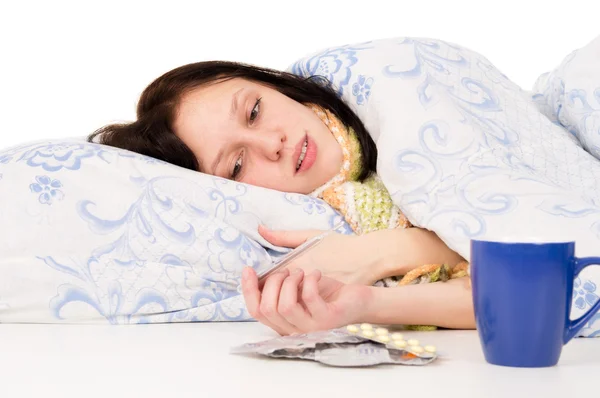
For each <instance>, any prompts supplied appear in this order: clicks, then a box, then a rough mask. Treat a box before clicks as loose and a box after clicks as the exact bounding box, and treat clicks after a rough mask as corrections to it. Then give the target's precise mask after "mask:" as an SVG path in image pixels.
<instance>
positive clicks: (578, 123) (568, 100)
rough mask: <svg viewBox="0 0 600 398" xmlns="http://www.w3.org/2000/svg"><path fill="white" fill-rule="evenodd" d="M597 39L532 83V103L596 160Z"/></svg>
mask: <svg viewBox="0 0 600 398" xmlns="http://www.w3.org/2000/svg"><path fill="white" fill-rule="evenodd" d="M598 71H600V36H598V37H597V38H596V39H594V40H593V41H591V42H590V43H589V44H587V45H586V46H585V47H582V48H580V49H577V50H575V51H573V52H571V53H570V54H569V55H567V56H566V57H565V59H564V60H563V61H562V62H561V64H560V65H559V66H558V67H557V68H555V69H554V70H552V71H550V72H546V73H544V74H542V75H540V77H538V79H537V80H536V82H535V84H534V87H533V99H534V101H535V103H536V104H537V105H538V107H539V109H540V111H542V112H543V113H544V114H545V115H546V116H548V118H550V120H552V121H555V122H557V123H560V124H561V125H562V126H564V127H565V128H566V129H567V130H569V132H571V134H573V135H574V136H576V137H577V138H578V139H579V141H580V142H581V145H582V146H583V147H584V148H585V149H586V150H587V151H588V152H590V153H591V154H592V155H594V156H595V157H596V158H598V159H600V72H598Z"/></svg>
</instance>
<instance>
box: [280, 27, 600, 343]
mask: <svg viewBox="0 0 600 398" xmlns="http://www.w3.org/2000/svg"><path fill="white" fill-rule="evenodd" d="M289 70H291V71H293V72H294V73H296V74H299V75H302V76H311V75H322V76H325V77H327V78H328V79H329V80H330V81H332V82H333V83H334V85H335V87H336V88H337V90H338V93H339V95H340V96H342V98H344V99H345V101H346V102H347V103H349V104H351V105H352V107H353V108H354V110H355V111H356V112H357V114H358V115H359V116H360V117H361V119H362V120H363V121H364V122H365V124H366V126H367V128H368V129H369V131H370V133H371V134H372V136H373V137H374V139H375V140H376V143H377V148H378V153H379V157H378V165H377V169H378V173H379V174H380V176H381V178H382V180H383V182H384V184H385V185H386V187H387V188H388V189H389V191H390V193H391V194H392V198H393V200H394V202H395V203H396V204H397V205H398V206H399V207H400V209H402V211H403V212H404V213H405V215H406V216H407V217H408V219H409V220H410V221H411V222H412V223H413V225H415V226H418V227H422V228H427V229H429V230H432V231H435V232H436V233H437V234H438V235H439V236H440V237H441V238H442V240H444V241H445V242H446V243H447V244H448V245H449V246H450V247H451V248H453V249H454V250H455V251H457V252H458V253H460V254H461V255H462V256H463V257H465V258H466V259H469V257H470V253H469V244H470V240H471V239H473V238H477V239H491V240H507V241H554V240H559V241H564V240H574V241H576V243H577V254H578V255H579V256H593V255H596V256H599V255H600V161H598V159H597V158H596V157H598V153H597V150H598V148H599V147H600V145H599V143H600V37H599V38H597V39H596V40H594V41H593V42H591V43H590V44H588V45H587V46H586V47H584V48H582V49H580V50H578V51H576V52H574V53H573V54H571V55H569V56H568V57H567V59H566V60H565V62H563V64H562V65H561V66H559V67H558V68H557V69H556V70H554V71H552V72H550V73H547V74H544V75H543V76H542V77H541V78H540V79H538V82H537V83H536V86H535V89H534V90H535V91H534V92H527V91H524V90H522V89H521V88H520V87H518V86H517V85H515V84H514V83H513V82H511V81H510V80H509V79H508V78H507V77H506V76H505V75H503V74H502V73H501V72H500V71H499V70H498V69H496V68H495V67H494V66H493V65H492V64H491V63H490V62H489V61H488V60H487V59H486V58H485V57H483V56H482V55H480V54H478V53H476V52H474V51H471V50H469V49H466V48H464V47H461V46H458V45H456V44H453V43H447V42H444V41H440V40H431V39H425V38H396V39H386V40H378V41H372V42H367V43H361V44H357V45H348V46H341V47H335V48H330V49H326V50H323V51H319V52H317V53H315V54H311V55H309V56H306V57H305V58H303V59H301V60H299V61H297V62H296V63H294V64H293V65H292V66H291V67H290V68H289ZM594 155H595V156H596V157H594ZM598 284H600V267H596V268H595V269H594V268H588V269H586V270H585V271H584V272H583V273H582V274H581V276H580V277H579V278H578V279H577V280H576V282H575V285H576V288H575V290H574V295H575V296H574V297H573V312H572V316H573V317H578V316H579V315H580V314H582V313H583V312H584V311H585V310H586V309H588V308H589V307H590V306H591V305H592V304H593V303H594V302H595V301H597V300H598V296H597V293H596V286H597V285H598ZM524 305H526V303H524ZM581 333H582V334H583V335H589V336H592V335H598V334H600V314H598V315H597V316H596V318H595V319H592V320H591V321H590V322H589V323H588V325H586V327H585V328H584V329H583V331H582V332H581Z"/></svg>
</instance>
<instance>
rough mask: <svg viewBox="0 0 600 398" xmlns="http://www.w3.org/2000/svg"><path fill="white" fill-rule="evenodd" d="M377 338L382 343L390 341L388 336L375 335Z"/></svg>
mask: <svg viewBox="0 0 600 398" xmlns="http://www.w3.org/2000/svg"><path fill="white" fill-rule="evenodd" d="M377 340H379V341H381V342H382V343H387V342H389V341H390V337H389V336H377Z"/></svg>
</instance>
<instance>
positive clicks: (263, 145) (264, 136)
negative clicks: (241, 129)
mask: <svg viewBox="0 0 600 398" xmlns="http://www.w3.org/2000/svg"><path fill="white" fill-rule="evenodd" d="M256 137H257V140H256V145H257V147H258V148H257V149H258V151H260V152H261V153H262V154H263V155H264V156H265V157H267V158H268V159H269V160H272V161H275V160H279V158H281V156H282V155H283V151H284V148H285V141H286V137H285V135H284V134H283V133H280V132H276V131H272V132H262V133H257V136H256Z"/></svg>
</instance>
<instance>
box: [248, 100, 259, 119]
mask: <svg viewBox="0 0 600 398" xmlns="http://www.w3.org/2000/svg"><path fill="white" fill-rule="evenodd" d="M261 99H262V98H259V99H257V100H256V103H255V104H254V108H252V111H251V112H250V122H253V121H254V120H256V118H257V117H258V114H259V113H260V100H261Z"/></svg>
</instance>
